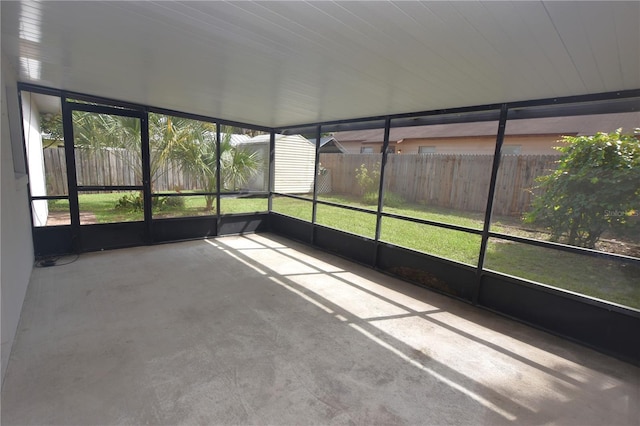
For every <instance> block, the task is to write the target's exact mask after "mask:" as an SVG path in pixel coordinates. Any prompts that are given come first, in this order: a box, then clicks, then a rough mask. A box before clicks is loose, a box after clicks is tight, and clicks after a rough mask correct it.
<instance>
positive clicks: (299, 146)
mask: <svg viewBox="0 0 640 426" xmlns="http://www.w3.org/2000/svg"><path fill="white" fill-rule="evenodd" d="M315 159H316V148H315V146H314V145H313V144H311V143H310V142H309V141H308V140H307V139H305V138H304V137H302V136H300V135H291V136H282V137H280V138H277V139H276V147H275V174H274V191H275V192H282V193H288V194H306V193H309V192H313V179H314V172H315Z"/></svg>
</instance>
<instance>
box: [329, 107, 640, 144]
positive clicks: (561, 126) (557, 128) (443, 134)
mask: <svg viewBox="0 0 640 426" xmlns="http://www.w3.org/2000/svg"><path fill="white" fill-rule="evenodd" d="M638 127H640V112H628V113H620V114H595V115H580V116H571V117H547V118H535V119H534V118H532V119H524V120H515V119H513V120H509V121H507V129H506V133H507V135H545V134H546V135H593V134H595V133H597V132H611V131H614V130H616V129H619V128H622V129H623V130H624V131H625V132H627V133H631V132H633V129H635V128H638ZM497 132H498V123H497V122H495V121H484V122H474V123H455V124H434V125H431V126H414V127H398V128H391V131H390V134H389V140H390V141H391V142H396V143H400V142H402V141H403V140H405V139H429V138H450V137H471V136H495V135H496V133H497ZM334 137H335V138H336V139H337V140H338V141H340V142H361V143H376V142H378V143H379V142H382V140H383V137H384V129H373V130H353V131H347V132H337V133H335V134H334Z"/></svg>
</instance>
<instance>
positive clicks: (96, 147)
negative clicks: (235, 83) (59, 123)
mask: <svg viewBox="0 0 640 426" xmlns="http://www.w3.org/2000/svg"><path fill="white" fill-rule="evenodd" d="M73 126H74V139H75V141H74V142H75V144H76V146H77V147H79V148H83V149H90V150H92V151H93V152H100V153H102V152H104V151H105V150H107V149H109V150H110V152H113V153H114V154H115V155H118V156H119V157H120V158H121V159H122V160H123V161H124V162H125V163H127V164H129V166H131V168H132V169H133V170H134V173H135V175H136V180H138V181H139V182H141V181H142V167H141V164H142V162H141V149H140V143H141V142H140V139H141V138H140V134H141V133H140V120H139V119H137V118H130V117H119V116H113V115H107V114H94V113H85V112H81V111H75V112H74V116H73ZM225 130H233V129H231V128H229V129H226V128H225ZM221 135H222V137H221V139H222V140H221V141H220V177H221V185H220V186H221V188H222V189H223V190H227V191H236V190H238V189H240V188H241V187H242V186H243V185H244V184H246V183H247V181H248V180H249V179H251V177H252V176H254V175H255V174H257V173H258V172H259V171H261V164H260V159H259V158H258V154H257V153H255V152H250V151H248V150H246V149H243V148H242V147H239V146H235V145H233V144H232V143H231V133H221ZM149 145H150V146H149V148H150V154H151V155H150V166H151V177H152V182H151V185H152V186H153V185H154V184H155V182H156V181H157V180H158V179H159V178H160V177H161V176H162V175H163V174H164V173H167V171H168V170H169V166H170V165H171V164H172V163H173V164H176V165H177V166H178V167H179V168H180V169H181V170H182V171H183V172H187V173H189V174H190V175H191V176H194V177H195V178H196V179H197V181H198V184H199V185H200V186H201V188H202V189H203V191H204V192H209V193H213V192H216V189H217V182H216V167H217V161H216V160H217V152H216V125H215V124H214V123H208V122H203V121H197V120H190V119H186V118H180V117H172V116H168V115H163V114H154V113H151V114H149ZM165 166H166V167H165ZM205 199H206V210H207V211H211V210H212V209H213V202H214V200H215V196H214V195H205Z"/></svg>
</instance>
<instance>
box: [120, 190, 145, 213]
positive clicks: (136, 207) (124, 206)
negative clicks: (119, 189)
mask: <svg viewBox="0 0 640 426" xmlns="http://www.w3.org/2000/svg"><path fill="white" fill-rule="evenodd" d="M143 207H144V200H143V199H142V194H141V193H139V192H132V193H130V194H125V195H123V196H122V197H120V198H119V199H118V202H117V203H116V210H126V211H131V212H139V211H142V209H143Z"/></svg>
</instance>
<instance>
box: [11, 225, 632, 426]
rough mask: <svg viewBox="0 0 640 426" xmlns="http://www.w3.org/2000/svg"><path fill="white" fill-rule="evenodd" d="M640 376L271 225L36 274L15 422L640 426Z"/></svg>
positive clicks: (16, 369) (19, 361) (20, 355)
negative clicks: (271, 229) (272, 230)
mask: <svg viewBox="0 0 640 426" xmlns="http://www.w3.org/2000/svg"><path fill="white" fill-rule="evenodd" d="M639 388H640V370H639V369H638V368H636V367H634V366H631V365H629V364H626V363H623V362H621V361H618V360H616V359H612V358H610V357H607V356H605V355H602V354H600V353H597V352H594V351H591V350H589V349H586V348H584V347H581V346H578V345H575V344H572V343H570V342H567V341H564V340H562V339H560V338H557V337H554V336H551V335H548V334H546V333H543V332H540V331H538V330H534V329H531V328H529V327H527V326H525V325H522V324H518V323H515V322H512V321H510V320H508V319H505V318H501V317H499V316H497V315H494V314H492V313H489V312H486V311H483V310H480V309H477V308H474V307H472V306H469V305H466V304H464V303H460V302H458V301H455V300H453V299H450V298H447V297H444V296H440V295H438V294H434V293H432V292H430V291H428V290H424V289H421V288H418V287H415V286H412V285H410V284H407V283H405V282H402V281H399V280H396V279H393V278H390V277H387V276H384V275H381V274H379V273H377V272H375V271H373V270H370V269H367V268H364V267H362V266H359V265H356V264H353V263H351V262H348V261H346V260H344V259H340V258H337V257H334V256H331V255H329V254H326V253H322V252H319V251H316V250H313V249H311V248H308V247H306V246H302V245H298V244H296V243H293V242H291V241H289V240H286V239H283V238H280V237H276V236H273V235H269V234H266V235H265V234H262V235H249V236H236V237H224V238H218V239H213V240H203V241H191V242H184V243H175V244H166V245H159V246H153V247H139V248H133V249H125V250H114V251H109V252H101V253H90V254H84V255H82V256H80V258H79V259H78V260H77V261H76V262H74V263H72V264H69V265H66V266H58V267H53V268H42V269H36V270H35V271H34V273H33V276H32V279H31V283H30V286H29V289H28V294H27V298H26V300H25V304H24V308H23V312H22V319H21V323H20V326H19V330H18V335H17V337H16V341H15V344H14V350H13V353H12V355H11V359H10V363H9V367H8V371H7V375H6V378H5V384H4V387H3V390H2V423H3V424H4V425H17V424H20V425H30V424H33V425H35V424H65V425H76V424H77V425H111V424H243V425H244V424H292V425H293V424H295V425H299V424H331V425H333V424H363V425H371V424H425V425H441V424H491V425H496V424H518V425H521V424H563V425H572V424H575V425H589V424H592V425H602V424H608V425H614V424H615V425H618V424H619V425H623V424H629V425H637V424H638V423H639V420H640V411H639V408H638V401H639V398H640V392H639Z"/></svg>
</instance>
